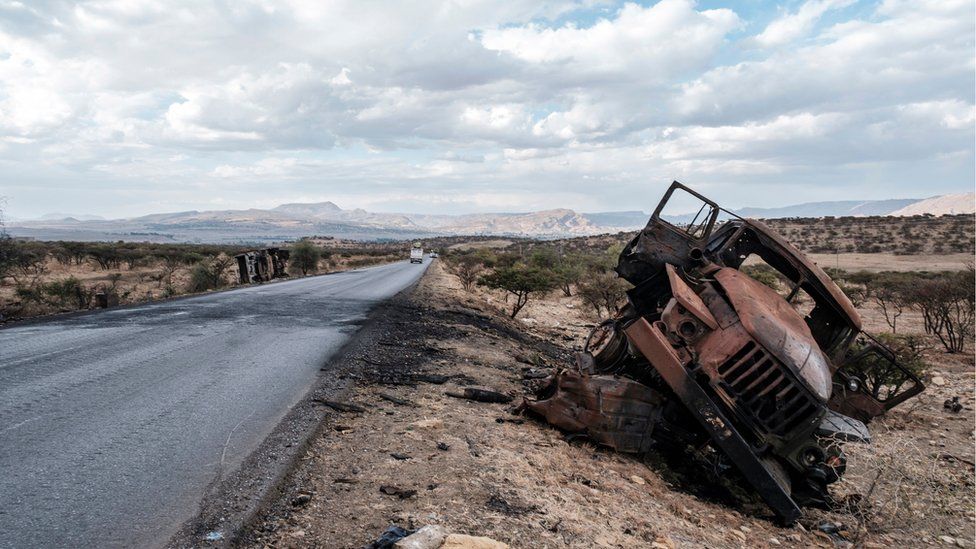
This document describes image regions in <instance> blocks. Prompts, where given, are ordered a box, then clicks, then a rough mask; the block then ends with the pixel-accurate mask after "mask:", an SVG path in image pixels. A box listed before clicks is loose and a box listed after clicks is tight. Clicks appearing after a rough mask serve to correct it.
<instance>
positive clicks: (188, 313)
mask: <svg viewBox="0 0 976 549" xmlns="http://www.w3.org/2000/svg"><path fill="white" fill-rule="evenodd" d="M426 266H427V262H425V264H424V266H423V267H422V266H420V265H411V264H410V263H408V262H401V263H394V264H389V265H383V266H380V267H374V268H369V269H363V270H360V271H351V272H345V273H338V274H333V275H327V276H319V277H312V278H305V279H298V280H289V281H284V282H276V283H273V284H266V285H262V286H253V287H248V288H243V289H239V290H233V291H228V292H220V293H214V294H208V295H204V296H199V297H193V298H188V299H181V300H174V301H169V302H159V303H155V304H151V305H145V306H140V307H133V308H127V309H116V310H106V311H100V312H96V313H91V314H84V315H80V316H75V317H73V318H64V319H58V320H51V321H45V322H38V323H32V324H24V325H20V326H18V325H14V326H11V327H8V328H3V329H0V547H105V546H145V545H160V544H162V543H165V541H166V540H167V539H168V537H169V536H171V535H172V534H173V533H175V531H176V530H177V529H178V528H179V526H180V525H181V524H182V523H183V521H184V520H186V519H188V518H190V517H192V516H193V515H195V514H196V511H197V505H198V503H199V502H200V500H201V498H202V497H203V495H204V493H205V491H206V489H207V486H208V485H209V484H211V483H212V482H213V481H214V480H215V479H216V478H218V477H219V476H220V475H221V474H226V473H227V472H228V471H231V470H233V469H235V468H236V467H237V466H239V464H240V463H241V461H242V460H243V459H244V457H246V456H247V455H248V453H250V452H251V451H252V450H254V449H255V448H256V447H257V446H258V445H259V444H260V442H261V441H262V440H263V439H264V437H265V436H267V435H268V434H269V433H270V432H271V430H272V429H273V428H274V426H275V425H276V424H277V423H278V422H279V420H281V418H282V417H284V415H285V413H286V412H287V411H288V410H289V408H291V406H293V405H294V404H295V403H297V402H298V401H299V400H300V399H301V398H302V396H303V395H304V394H305V392H306V391H307V390H308V389H309V388H310V387H311V385H312V383H313V382H314V381H315V379H316V376H317V375H319V368H320V367H321V366H322V365H323V364H324V363H325V362H326V361H327V360H328V359H329V358H330V357H331V356H332V355H333V354H334V353H335V352H336V351H337V350H338V349H339V348H340V347H341V346H342V345H343V343H345V342H346V341H347V340H348V339H349V337H350V336H351V335H352V334H353V333H355V331H356V330H357V329H358V327H359V325H360V324H361V323H362V321H363V320H364V319H365V317H366V314H367V313H368V311H369V310H370V308H371V307H372V306H374V305H376V304H377V303H379V302H381V301H383V300H385V299H387V298H389V297H391V296H393V295H394V294H396V293H397V292H399V291H400V290H402V289H404V288H406V287H407V286H409V285H410V284H411V283H413V282H414V281H416V280H417V279H418V278H419V277H420V275H421V273H422V272H423V271H424V269H425V268H426Z"/></svg>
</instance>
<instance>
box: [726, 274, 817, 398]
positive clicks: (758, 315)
mask: <svg viewBox="0 0 976 549" xmlns="http://www.w3.org/2000/svg"><path fill="white" fill-rule="evenodd" d="M715 280H716V281H717V282H718V284H719V285H720V286H721V287H722V289H723V290H725V295H726V296H727V297H728V299H729V301H730V302H731V304H732V308H733V309H735V312H736V313H737V314H738V315H739V321H740V322H741V323H742V327H743V328H745V330H746V331H747V332H749V335H751V336H752V337H753V338H754V339H755V340H756V342H758V343H759V344H760V345H762V346H763V347H764V348H765V349H766V350H767V351H768V352H769V353H770V354H772V355H773V356H774V357H776V358H777V359H778V360H779V361H780V362H782V363H783V364H784V365H786V367H787V368H789V369H790V370H792V371H793V372H794V373H795V374H796V375H797V377H798V378H799V379H800V380H802V381H803V382H804V384H805V385H806V386H807V388H808V389H810V391H811V392H812V393H813V394H814V395H815V396H816V397H817V398H818V399H820V400H821V401H822V402H827V400H828V399H829V398H830V391H831V381H830V380H831V375H830V372H831V369H830V362H829V360H828V359H827V357H826V356H825V355H824V354H823V352H821V351H820V347H819V346H818V345H817V341H816V340H815V339H814V338H813V334H812V333H811V332H810V328H809V327H808V326H807V323H806V322H804V320H803V317H801V316H800V313H798V312H797V311H796V310H795V309H793V307H792V306H791V305H790V304H789V303H787V301H786V300H785V299H784V298H783V297H782V296H780V295H779V294H778V293H776V292H775V291H773V289H771V288H769V287H768V286H766V285H764V284H760V283H759V282H756V281H755V280H753V279H752V278H750V277H749V276H748V275H746V274H744V273H742V272H740V271H738V270H736V269H732V268H729V267H724V268H722V269H720V270H718V271H717V272H716V273H715Z"/></svg>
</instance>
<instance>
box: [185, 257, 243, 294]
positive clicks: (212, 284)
mask: <svg viewBox="0 0 976 549" xmlns="http://www.w3.org/2000/svg"><path fill="white" fill-rule="evenodd" d="M233 262H234V259H233V258H231V257H229V256H227V255H224V254H221V255H218V256H217V257H214V258H211V259H204V260H202V261H199V262H197V263H195V264H194V265H193V267H192V268H191V269H190V281H189V283H188V284H187V291H188V292H205V291H207V290H216V289H217V288H221V287H223V286H224V285H226V284H227V281H226V280H225V279H224V273H226V272H227V269H229V268H230V266H231V265H232V264H233Z"/></svg>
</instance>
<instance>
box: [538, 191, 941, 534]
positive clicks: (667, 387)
mask: <svg viewBox="0 0 976 549" xmlns="http://www.w3.org/2000/svg"><path fill="white" fill-rule="evenodd" d="M676 192H680V193H684V194H685V195H687V196H690V197H691V198H692V199H693V201H695V202H696V203H700V206H699V207H698V209H697V214H694V212H695V210H694V209H692V212H693V214H692V215H688V216H677V217H671V218H670V219H669V218H668V216H667V214H666V212H665V210H666V208H667V206H668V204H669V201H670V200H671V199H672V198H673V195H674V193H676ZM757 263H759V264H764V265H765V266H766V267H767V268H768V269H769V270H771V271H772V272H774V273H775V276H776V277H777V280H778V282H777V284H776V286H777V288H779V291H777V290H776V289H774V288H773V287H771V286H770V285H767V284H763V283H761V282H759V281H757V280H756V279H754V278H752V277H750V276H749V275H748V274H747V272H746V271H745V270H744V266H745V265H748V264H757ZM617 272H618V274H619V275H620V276H621V277H623V278H625V279H626V280H627V281H629V282H630V283H631V284H633V285H634V287H633V288H632V289H631V290H630V291H629V292H628V304H627V305H626V306H625V307H623V308H622V309H621V310H620V311H619V313H618V314H617V315H616V316H615V317H614V318H613V319H610V320H608V321H607V322H604V323H603V324H601V325H600V326H599V327H598V328H597V329H596V330H594V332H593V334H591V337H590V339H589V340H588V341H587V344H586V348H585V350H584V352H583V353H581V354H580V356H579V357H578V359H577V368H576V369H575V370H567V371H565V372H562V373H560V374H558V375H557V376H555V379H554V380H553V383H552V384H551V385H550V386H549V387H548V388H547V390H546V391H544V393H543V394H541V395H540V397H541V398H540V399H539V400H538V401H535V402H531V403H528V404H527V407H528V408H529V409H532V410H534V411H536V412H539V413H541V414H543V415H544V416H546V418H547V419H548V420H549V421H550V422H551V423H554V424H556V425H558V426H560V427H563V428H566V429H569V430H575V431H583V432H586V433H587V434H589V435H590V436H591V437H593V438H594V439H596V440H597V441H598V442H602V443H604V444H607V445H610V446H613V447H615V448H618V449H621V450H624V451H642V450H644V449H646V448H648V447H649V446H652V445H653V444H654V443H674V442H675V441H676V440H677V441H679V442H680V443H682V444H689V443H690V444H692V445H694V444H698V445H705V444H708V445H712V446H713V447H714V449H715V450H717V451H718V453H719V454H720V455H721V456H724V457H723V459H728V460H729V461H731V463H732V464H734V466H736V467H737V468H738V470H739V471H740V472H741V473H742V474H743V477H744V478H745V479H746V480H747V481H748V482H749V483H750V484H752V486H753V487H754V488H755V489H756V491H757V492H758V493H759V495H760V496H762V497H763V499H764V500H765V501H766V503H767V504H769V506H770V507H771V508H772V509H773V510H774V511H775V512H776V514H777V515H778V516H779V517H780V518H781V519H782V520H783V521H784V522H791V521H793V520H795V519H796V518H798V517H799V515H800V511H799V505H817V506H827V505H829V503H830V496H829V493H828V492H827V485H828V484H830V483H832V482H834V481H836V480H837V479H838V478H839V476H840V475H841V474H843V472H844V468H845V466H846V464H845V459H844V455H843V452H842V449H841V446H842V443H844V442H852V441H857V442H867V441H868V440H869V435H868V431H867V428H866V427H865V424H864V423H865V422H867V421H869V420H870V419H871V418H872V417H874V416H877V415H879V414H881V413H883V412H884V411H885V410H887V409H889V408H890V407H892V406H894V405H896V404H898V403H900V402H902V401H904V400H905V399H907V398H910V397H911V396H913V395H915V394H917V393H918V392H920V391H921V390H922V388H923V387H922V384H921V382H920V381H919V380H918V378H916V377H914V375H912V374H911V373H910V372H908V371H907V370H905V369H904V368H900V367H899V366H898V365H897V363H896V362H895V361H894V360H893V357H892V356H891V353H890V351H887V350H885V349H884V348H883V347H882V346H880V345H879V344H878V343H877V342H874V341H873V340H871V339H870V338H869V336H866V335H865V334H863V333H862V332H861V319H860V317H859V315H858V313H857V311H856V310H855V308H854V306H853V305H852V304H851V302H850V300H849V299H848V298H847V296H846V295H845V294H844V293H843V292H842V291H841V290H840V288H839V287H838V286H837V284H835V283H834V282H833V281H832V280H831V279H830V277H829V276H827V274H826V273H825V272H824V271H823V270H822V269H820V268H819V267H818V266H817V265H816V264H814V263H813V262H811V261H810V260H809V259H808V258H806V256H804V255H803V254H802V253H801V252H800V251H799V250H797V249H796V248H794V247H793V246H792V245H791V244H789V243H788V242H786V241H785V240H783V239H782V238H781V237H780V236H779V235H777V234H776V233H774V232H773V231H772V230H771V229H769V227H767V226H766V225H764V224H762V223H760V222H758V221H754V220H747V219H742V218H739V217H737V216H735V215H734V214H732V213H731V212H727V211H725V210H722V209H721V208H720V207H719V206H718V205H717V204H715V203H714V202H712V201H710V200H709V199H707V198H705V197H703V196H701V195H699V194H698V193H696V192H695V191H693V190H691V189H689V188H687V187H685V186H683V185H681V184H680V183H678V182H675V183H673V184H672V186H671V187H670V188H669V190H668V191H667V193H666V194H665V196H664V198H663V199H662V201H661V203H660V204H659V205H658V207H657V209H656V210H655V211H654V213H653V214H652V216H651V219H650V221H649V222H648V224H647V226H646V227H645V228H644V229H643V230H642V231H641V232H640V233H638V234H637V236H635V237H634V239H633V240H631V242H630V243H629V244H628V245H627V246H626V247H625V248H624V250H623V252H622V253H621V255H620V258H619V261H618V265H617ZM867 355H871V356H872V357H873V358H875V360H869V361H865V360H863V359H864V357H865V356H867ZM878 357H881V358H882V360H876V358H878ZM866 362H867V363H870V364H872V365H873V367H875V368H877V367H883V368H889V369H890V371H889V372H886V374H885V375H883V376H880V378H883V379H898V380H899V382H898V383H896V384H893V385H891V387H889V390H887V391H884V392H883V394H881V393H877V392H874V393H869V392H867V391H866V390H865V388H864V387H863V382H862V380H861V379H860V378H859V377H858V375H863V373H864V371H863V364H865V363H866ZM859 368H860V369H859ZM892 388H893V389H892Z"/></svg>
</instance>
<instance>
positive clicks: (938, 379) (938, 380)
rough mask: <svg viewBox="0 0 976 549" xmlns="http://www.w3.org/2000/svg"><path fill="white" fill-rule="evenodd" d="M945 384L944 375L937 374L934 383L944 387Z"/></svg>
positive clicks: (933, 379)
mask: <svg viewBox="0 0 976 549" xmlns="http://www.w3.org/2000/svg"><path fill="white" fill-rule="evenodd" d="M945 384H946V381H945V378H944V377H942V376H935V377H933V378H932V385H935V386H936V387H942V386H943V385H945Z"/></svg>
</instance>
